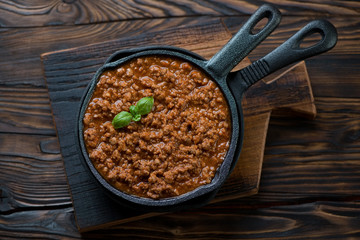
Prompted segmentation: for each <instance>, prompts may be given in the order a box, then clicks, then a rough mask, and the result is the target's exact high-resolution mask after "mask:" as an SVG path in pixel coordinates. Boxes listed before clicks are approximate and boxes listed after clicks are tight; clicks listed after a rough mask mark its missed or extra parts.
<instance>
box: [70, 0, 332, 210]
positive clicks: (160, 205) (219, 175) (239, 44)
mask: <svg viewBox="0 0 360 240" xmlns="http://www.w3.org/2000/svg"><path fill="white" fill-rule="evenodd" d="M264 18H267V19H268V23H267V24H266V26H265V27H264V28H263V29H261V30H260V31H258V32H257V33H255V34H253V33H252V32H253V29H254V27H255V25H256V24H257V23H259V22H260V21H261V20H262V19H264ZM279 22H280V12H279V11H278V10H277V9H276V8H274V7H272V6H270V5H263V6H261V7H260V8H259V9H258V10H257V11H256V12H255V13H254V14H253V15H252V16H251V17H250V18H249V20H248V21H247V22H246V23H245V24H244V26H243V27H242V28H241V29H240V30H239V32H238V33H237V34H236V35H235V36H234V37H233V38H232V39H231V40H230V41H229V42H228V43H227V44H226V45H225V46H224V47H223V48H222V49H221V50H220V51H219V52H218V53H216V54H215V55H214V56H213V57H212V58H211V59H210V60H208V61H207V60H205V59H204V58H202V57H201V56H199V55H197V54H194V53H192V52H190V51H187V50H184V49H180V48H176V47H172V46H151V47H142V48H135V49H128V50H124V51H119V52H117V53H115V54H113V55H112V56H110V58H109V59H108V60H107V61H106V63H105V64H104V65H103V66H102V67H101V68H100V69H99V70H98V71H97V72H96V74H95V76H94V77H93V79H92V81H91V82H90V84H89V85H88V88H87V90H86V91H85V94H84V96H83V98H82V100H81V104H80V111H79V114H78V121H77V135H78V140H79V145H80V150H81V153H82V156H83V158H84V160H85V163H86V166H87V167H88V168H89V169H90V171H91V173H92V175H93V176H94V177H95V179H96V180H97V182H98V183H100V185H101V186H102V188H103V189H105V190H106V192H107V193H108V194H110V196H112V197H113V198H114V199H116V200H117V201H118V202H120V203H121V204H123V205H125V206H129V207H134V208H135V209H141V210H148V211H175V210H183V209H187V208H192V207H198V206H202V205H204V204H206V203H207V202H208V201H210V200H211V199H212V198H213V197H214V196H215V194H216V193H217V191H218V190H219V188H220V187H221V185H222V184H223V183H224V181H225V180H226V178H227V177H228V176H229V174H230V173H231V171H232V169H233V168H234V166H235V164H236V161H237V159H238V158H239V155H240V151H241V146H242V138H243V131H242V129H243V116H242V109H241V99H242V96H243V93H244V92H245V91H246V89H248V88H249V87H250V86H251V85H252V84H254V83H255V82H257V81H258V80H260V79H262V78H263V77H265V76H267V75H268V74H270V73H272V72H274V71H276V70H278V69H280V68H282V67H284V66H287V65H289V64H292V63H294V62H296V61H300V60H304V59H305V58H308V57H311V56H314V55H317V54H320V53H323V52H325V51H328V50H330V49H331V48H333V47H334V46H335V44H336V41H337V32H336V29H335V27H334V26H333V25H332V24H331V23H329V22H328V21H325V20H316V21H313V22H310V23H309V24H308V25H306V26H305V27H304V28H303V29H301V30H300V31H299V32H297V33H296V34H295V35H293V36H292V37H291V38H290V39H289V40H287V41H286V42H285V43H283V44H282V45H281V46H279V47H278V48H276V49H275V50H274V51H272V52H270V53H269V54H267V55H266V56H265V57H263V58H261V59H260V60H258V61H256V62H254V63H253V64H251V65H249V66H248V67H246V68H244V69H242V70H240V71H237V72H232V73H230V71H231V70H232V69H233V68H234V67H235V66H236V65H237V64H238V63H239V62H240V61H241V60H242V59H243V58H244V57H245V56H246V55H247V54H248V53H249V52H250V51H251V50H252V49H254V48H255V47H256V46H257V45H258V44H259V43H260V42H261V41H262V40H264V39H265V38H266V37H267V36H268V35H269V34H270V33H271V32H272V31H273V30H274V29H275V27H276V26H277V25H278V24H279ZM313 33H319V34H320V35H321V36H322V39H321V40H320V41H319V42H317V43H316V44H315V45H312V46H310V47H306V48H302V47H300V44H301V42H302V41H303V39H304V38H305V37H307V36H309V35H311V34H313ZM146 55H166V56H173V57H177V58H181V59H184V60H186V61H189V62H191V63H193V64H195V65H197V66H198V67H200V68H201V69H202V70H203V71H204V72H205V73H207V74H208V75H210V76H211V77H212V78H213V80H214V81H215V82H216V83H217V84H218V86H219V88H220V89H221V90H222V92H223V94H224V96H225V98H226V100H227V102H228V106H229V110H230V113H231V124H232V129H231V140H230V146H229V150H228V152H227V155H226V157H225V159H224V161H223V163H222V164H221V166H220V167H219V169H218V170H217V172H216V174H215V177H214V178H213V180H212V182H211V183H209V184H207V185H203V186H200V187H198V188H197V189H195V190H193V191H191V192H188V193H186V194H183V195H180V196H176V197H171V198H165V199H158V200H154V199H149V198H142V197H136V196H133V195H129V194H126V193H124V192H121V191H119V190H117V189H115V188H114V187H112V186H111V185H110V184H109V183H108V182H107V181H106V180H104V179H103V178H102V176H101V175H100V174H99V173H98V172H97V170H96V169H95V167H94V166H93V164H92V162H91V160H90V159H89V156H88V153H87V151H86V147H85V144H84V139H83V121H82V119H83V116H84V113H85V111H86V108H87V106H88V103H89V101H90V99H91V96H92V93H93V91H94V89H95V87H96V83H97V80H98V78H99V76H100V75H101V73H102V72H104V71H105V70H108V69H113V68H116V67H117V66H120V65H121V64H123V63H125V62H127V61H129V60H131V59H134V58H136V57H140V56H146ZM155 101H156V100H155Z"/></svg>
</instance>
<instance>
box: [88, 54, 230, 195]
mask: <svg viewBox="0 0 360 240" xmlns="http://www.w3.org/2000/svg"><path fill="white" fill-rule="evenodd" d="M147 96H153V97H154V106H153V108H152V111H151V112H150V113H149V114H147V115H144V116H142V119H141V120H140V121H139V122H134V121H132V122H131V123H130V124H129V125H128V126H126V127H123V128H120V129H114V127H113V126H112V123H111V122H112V119H113V118H114V116H115V115H116V114H118V113H119V112H121V111H129V107H130V106H131V105H135V104H136V103H137V101H139V99H141V98H143V97H147ZM83 123H84V140H85V145H86V148H87V151H88V153H89V156H90V159H91V160H92V162H93V164H94V166H95V167H96V169H97V170H98V171H99V173H100V174H101V175H102V176H103V177H104V178H105V179H106V180H107V181H108V182H109V183H110V184H111V185H113V186H114V187H115V188H117V189H119V190H121V191H123V192H125V193H128V194H131V195H136V196H140V197H147V198H152V199H159V198H167V197H173V196H178V195H181V194H184V193H186V192H189V191H191V190H194V189H195V188H197V187H199V186H201V185H204V184H207V183H210V182H211V180H212V178H213V177H214V175H215V172H216V170H217V168H218V167H219V166H220V164H221V163H222V162H223V159H224V157H225V155H226V153H227V150H228V148H229V142H230V135H231V131H230V129H231V125H230V117H229V110H228V106H227V102H226V100H225V98H224V96H223V94H222V92H221V90H220V89H219V88H218V86H217V84H215V83H214V82H213V81H212V80H210V79H209V77H208V76H207V75H206V74H204V73H203V72H202V71H201V70H199V68H198V67H196V66H195V65H193V64H190V63H189V62H186V61H184V60H181V59H178V58H173V57H168V56H160V55H159V56H155V55H154V56H146V57H139V58H136V59H133V60H131V61H129V62H126V63H124V64H122V65H121V66H119V67H118V68H116V69H113V70H108V71H105V72H104V73H103V74H102V75H101V76H100V77H99V80H98V83H97V86H96V88H95V91H94V93H93V96H92V99H91V101H90V103H89V105H88V108H87V110H86V113H85V116H84V119H83Z"/></svg>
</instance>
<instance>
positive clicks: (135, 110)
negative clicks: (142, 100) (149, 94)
mask: <svg viewBox="0 0 360 240" xmlns="http://www.w3.org/2000/svg"><path fill="white" fill-rule="evenodd" d="M129 110H130V113H131V114H132V115H133V117H135V116H136V114H138V113H137V112H138V109H137V106H134V105H131V106H130V108H129Z"/></svg>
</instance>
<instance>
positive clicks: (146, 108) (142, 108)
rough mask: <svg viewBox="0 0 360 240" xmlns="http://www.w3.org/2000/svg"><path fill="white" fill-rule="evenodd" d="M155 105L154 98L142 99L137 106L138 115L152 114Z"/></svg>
mask: <svg viewBox="0 0 360 240" xmlns="http://www.w3.org/2000/svg"><path fill="white" fill-rule="evenodd" d="M153 105H154V98H153V97H144V98H142V99H140V100H139V101H138V102H137V104H136V107H137V113H138V114H141V115H145V114H148V113H149V112H151V109H152V107H153Z"/></svg>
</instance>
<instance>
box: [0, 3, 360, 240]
mask: <svg viewBox="0 0 360 240" xmlns="http://www.w3.org/2000/svg"><path fill="white" fill-rule="evenodd" d="M266 2H268V3H273V4H274V5H275V6H277V7H278V8H279V9H280V10H281V12H282V14H283V18H282V21H281V24H280V26H279V27H278V28H277V29H276V30H275V31H274V33H273V34H272V35H271V36H270V37H269V38H268V39H267V40H266V41H265V42H264V43H263V44H262V45H261V46H259V47H258V48H257V49H256V50H254V52H253V53H252V54H251V55H250V59H257V58H259V57H260V56H263V55H264V54H265V53H267V52H269V51H270V50H272V49H273V48H275V46H278V45H279V44H280V43H281V42H283V41H284V40H285V39H287V38H288V37H289V36H291V35H292V34H293V33H294V32H295V31H297V30H298V29H300V28H301V27H302V26H304V25H305V24H306V23H307V22H309V21H311V20H313V19H319V18H326V19H328V20H330V21H331V22H332V23H333V24H334V25H335V26H336V27H337V29H338V32H339V41H338V44H337V46H336V47H335V48H334V49H333V50H332V51H331V52H329V53H326V54H323V55H321V56H317V57H314V58H312V59H310V60H308V61H306V64H307V69H308V73H309V76H310V79H311V83H312V87H313V93H314V97H315V104H316V107H317V111H318V114H317V118H316V119H315V120H304V119H299V118H295V117H284V116H282V115H279V116H275V117H272V118H271V120H270V126H269V129H268V135H267V141H266V149H265V157H264V164H263V172H262V176H261V183H260V191H259V194H257V195H255V196H252V197H246V198H242V199H237V200H231V201H227V202H225V203H218V204H213V205H209V206H207V207H204V208H201V209H197V210H193V211H188V212H183V213H177V214H166V215H162V216H158V217H153V218H149V219H144V220H140V221H135V222H131V223H126V224H122V225H119V226H116V227H112V228H110V229H107V230H97V231H95V232H91V233H86V234H82V235H81V234H80V233H79V232H78V230H77V229H76V225H75V219H74V212H73V208H72V204H71V199H70V194H69V192H68V186H67V182H66V177H65V173H64V169H63V162H62V158H61V154H60V152H59V149H60V148H59V145H58V141H57V137H56V133H55V126H54V124H53V119H52V115H51V108H50V104H49V97H48V92H47V88H46V85H45V81H44V78H43V72H42V71H43V70H42V65H41V60H40V55H41V54H42V53H44V52H49V51H56V50H61V49H65V48H71V47H78V46H82V45H86V44H91V43H98V42H102V41H106V40H112V39H117V38H120V37H124V36H135V35H137V34H140V33H144V32H151V31H158V30H162V29H167V28H171V27H175V26H181V25H183V26H186V25H190V24H194V23H198V22H206V21H209V20H213V19H221V20H222V21H223V22H224V23H225V25H226V26H227V27H228V29H229V30H230V32H231V33H235V32H236V31H237V30H238V29H239V27H240V26H241V25H242V23H243V22H244V21H245V20H246V19H247V18H248V16H249V15H250V14H251V13H252V12H254V11H255V10H256V9H257V7H258V6H260V5H261V4H263V3H266ZM0 26H1V27H0V143H1V144H0V239H26V238H29V239H30V238H33V239H79V238H94V239H104V238H125V239H126V238H128V239H241V238H245V239H251V238H281V239H299V238H309V239H330V238H337V239H357V238H359V239H360V98H359V95H360V79H359V78H360V77H359V76H360V40H359V39H360V31H359V29H360V3H359V2H358V1H340V0H338V1H323V0H312V1H291V0H287V1H284V0H276V1H235V0H224V1H220V0H211V1H205V0H198V1H190V0H189V1H186V0H177V1H152V0H142V1H130V0H129V1H104V0H103V1H95V0H94V1H90V0H89V1H79V0H78V1H77V0H63V1H60V0H53V1H48V0H32V1H31V0H22V1H0Z"/></svg>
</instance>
